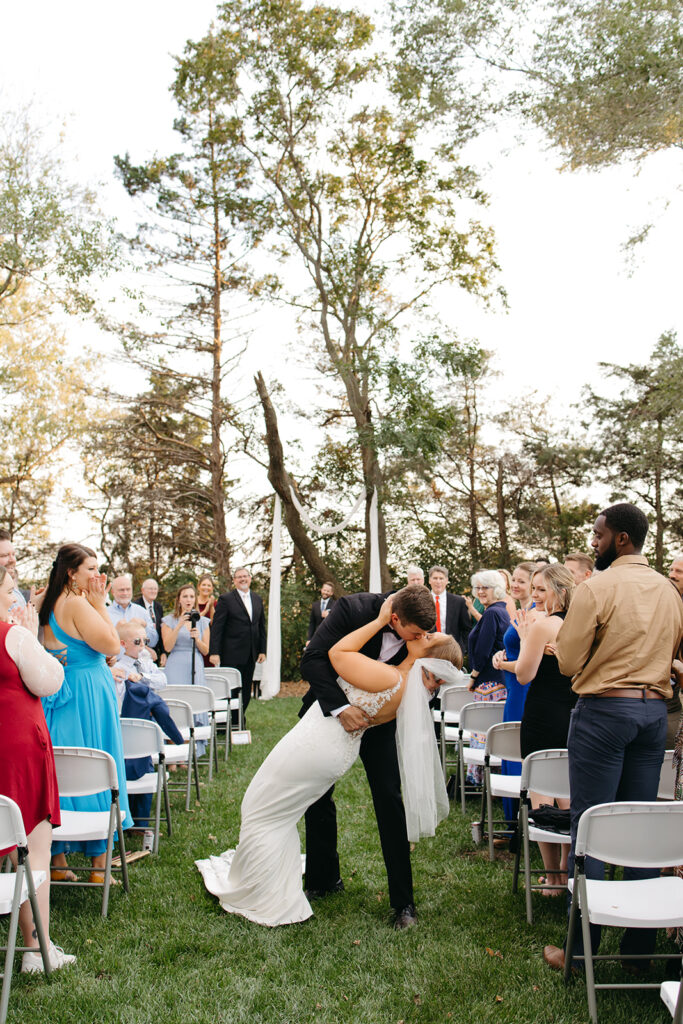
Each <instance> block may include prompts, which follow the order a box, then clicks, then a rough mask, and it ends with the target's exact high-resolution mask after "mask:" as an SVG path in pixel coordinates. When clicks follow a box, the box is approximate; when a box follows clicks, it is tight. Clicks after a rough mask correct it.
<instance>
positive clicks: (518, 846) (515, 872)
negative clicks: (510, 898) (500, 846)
mask: <svg viewBox="0 0 683 1024" xmlns="http://www.w3.org/2000/svg"><path fill="white" fill-rule="evenodd" d="M521 821H522V804H521V803H520V806H519V814H518V815H517V834H516V842H515V864H514V867H513V869H512V891H513V893H516V892H517V890H518V889H519V864H520V860H521V856H522V829H521Z"/></svg>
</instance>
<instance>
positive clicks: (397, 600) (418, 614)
mask: <svg viewBox="0 0 683 1024" xmlns="http://www.w3.org/2000/svg"><path fill="white" fill-rule="evenodd" d="M391 610H392V612H395V613H396V615H398V618H399V621H400V623H401V625H402V626H407V625H411V626H417V627H418V628H419V629H424V630H425V631H428V630H430V629H434V626H435V624H436V606H435V605H434V598H433V597H432V592H431V590H430V589H429V587H421V586H417V585H416V584H413V586H412V587H404V588H403V590H398V591H397V592H396V593H395V594H394V596H393V598H392V601H391Z"/></svg>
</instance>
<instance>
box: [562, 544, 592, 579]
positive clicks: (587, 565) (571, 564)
mask: <svg viewBox="0 0 683 1024" xmlns="http://www.w3.org/2000/svg"><path fill="white" fill-rule="evenodd" d="M564 567H565V569H569V571H570V573H571V574H572V576H573V577H574V582H575V583H576V585H577V587H578V585H579V583H583V581H584V580H589V579H590V578H591V576H592V575H593V569H594V568H595V562H594V561H593V559H592V558H591V556H590V555H584V553H583V551H570V553H569V554H568V555H567V556H566V557H565V560H564Z"/></svg>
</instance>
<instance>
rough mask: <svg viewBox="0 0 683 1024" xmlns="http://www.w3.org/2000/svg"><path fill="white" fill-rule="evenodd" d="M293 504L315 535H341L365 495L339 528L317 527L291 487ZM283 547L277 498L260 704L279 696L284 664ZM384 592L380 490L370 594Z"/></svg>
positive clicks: (373, 522)
mask: <svg viewBox="0 0 683 1024" xmlns="http://www.w3.org/2000/svg"><path fill="white" fill-rule="evenodd" d="M289 491H290V494H291V496H292V502H293V504H294V507H295V508H296V510H297V512H298V513H299V515H300V516H301V520H302V522H303V523H304V524H305V525H306V526H307V527H308V529H309V530H312V531H313V532H314V533H322V534H327V535H329V534H333V533H340V532H341V530H343V529H345V528H346V527H347V526H348V525H349V523H350V522H351V520H352V519H353V518H354V516H355V515H357V514H358V512H359V511H360V509H361V508H362V506H363V505H364V503H365V499H366V491H365V490H363V491H361V493H360V494H359V495H358V498H357V499H356V501H355V502H354V505H353V507H352V509H351V510H350V511H349V512H348V513H347V514H346V516H344V518H343V519H342V521H341V523H339V524H338V525H337V526H321V525H320V524H319V523H315V522H314V521H313V520H312V519H311V517H310V516H309V514H308V512H307V511H306V509H305V508H304V507H303V505H302V504H301V502H300V501H299V499H298V498H297V496H296V494H295V492H294V488H293V487H290V489H289ZM281 545H282V503H281V501H280V496H279V495H278V494H276V495H275V505H274V508H273V533H272V539H271V547H270V591H269V596H268V639H267V648H266V661H265V664H264V666H263V675H262V677H261V700H270V699H271V697H276V696H277V695H278V693H279V692H280V666H281V663H282V630H281V611H282V610H281V601H280V581H281V573H282V565H281V555H280V552H281ZM381 590H382V579H381V572H380V560H379V511H378V504H377V488H375V489H374V491H373V493H372V501H371V502H370V592H371V593H373V594H379V593H381Z"/></svg>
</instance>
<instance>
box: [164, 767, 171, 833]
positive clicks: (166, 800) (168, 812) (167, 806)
mask: <svg viewBox="0 0 683 1024" xmlns="http://www.w3.org/2000/svg"><path fill="white" fill-rule="evenodd" d="M163 790H164V810H165V811H166V834H167V835H168V837H169V839H170V837H171V801H170V800H169V797H168V779H167V778H166V766H164V777H163Z"/></svg>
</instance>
